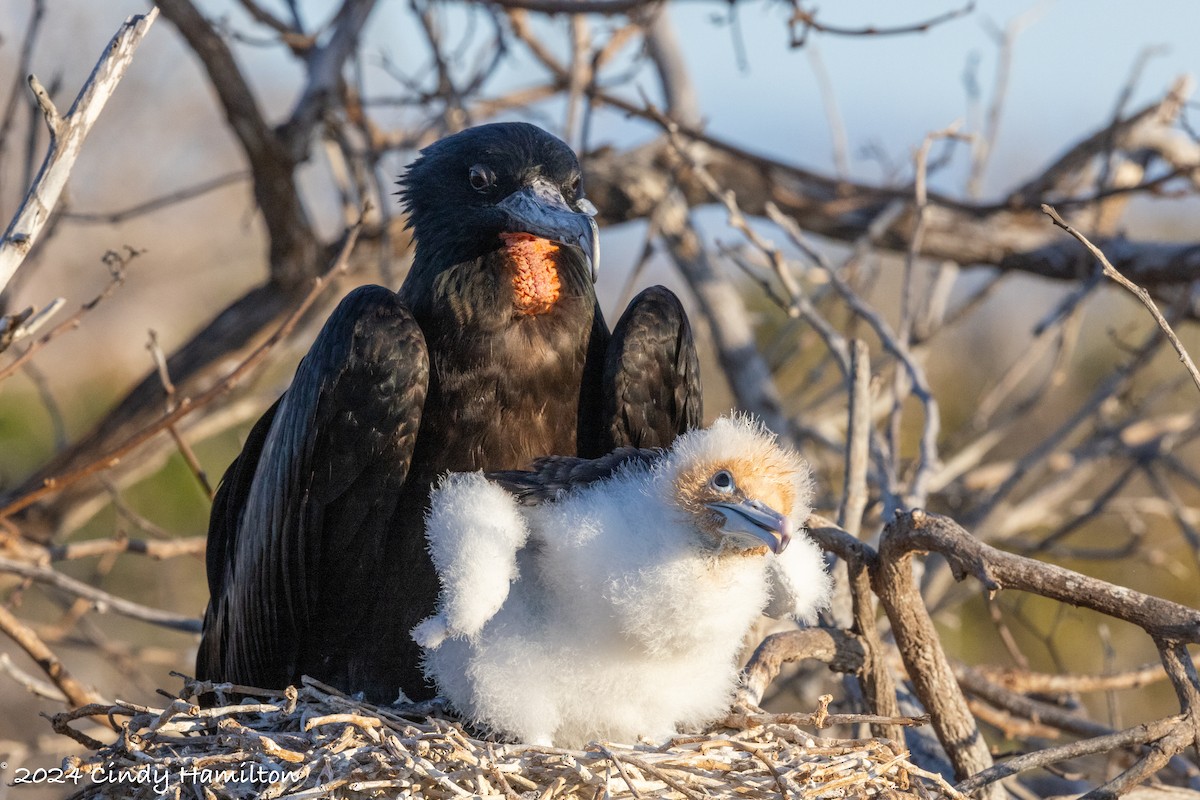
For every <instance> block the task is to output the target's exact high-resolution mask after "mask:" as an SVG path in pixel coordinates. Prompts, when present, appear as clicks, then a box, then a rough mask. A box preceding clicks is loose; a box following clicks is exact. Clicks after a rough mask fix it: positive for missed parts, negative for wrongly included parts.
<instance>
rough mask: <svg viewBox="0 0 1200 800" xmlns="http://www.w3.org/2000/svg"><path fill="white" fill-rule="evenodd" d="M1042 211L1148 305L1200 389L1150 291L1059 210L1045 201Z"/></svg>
mask: <svg viewBox="0 0 1200 800" xmlns="http://www.w3.org/2000/svg"><path fill="white" fill-rule="evenodd" d="M1042 211H1044V212H1046V214H1047V215H1048V216H1049V217H1050V219H1052V220H1053V221H1054V224H1055V225H1057V226H1058V227H1060V228H1062V229H1063V230H1064V231H1066V232H1067V233H1069V234H1071V235H1072V236H1074V237H1075V238H1076V239H1078V240H1079V242H1080V243H1081V244H1082V245H1083V246H1084V247H1086V248H1087V249H1088V252H1090V253H1091V254H1092V255H1093V256H1095V257H1096V260H1097V261H1099V262H1100V264H1101V266H1102V267H1103V268H1104V274H1105V276H1107V277H1109V278H1112V279H1113V280H1114V281H1116V282H1117V283H1119V284H1120V285H1121V286H1122V287H1123V288H1124V289H1126V290H1128V291H1129V293H1130V294H1132V295H1133V296H1134V297H1136V298H1137V299H1138V302H1140V303H1141V304H1142V305H1143V306H1145V307H1146V310H1147V311H1149V312H1150V315H1151V316H1153V317H1154V321H1155V322H1157V323H1158V327H1160V328H1162V330H1163V333H1165V334H1166V335H1167V340H1168V341H1170V342H1171V346H1172V347H1174V348H1175V352H1176V353H1178V354H1179V360H1180V361H1182V362H1183V366H1184V367H1185V368H1186V369H1187V371H1188V374H1189V375H1191V376H1192V383H1194V384H1196V388H1197V389H1200V370H1197V369H1196V362H1194V361H1192V357H1191V356H1190V355H1188V351H1187V349H1185V348H1184V346H1183V342H1181V341H1179V337H1178V336H1176V335H1175V331H1174V330H1172V328H1171V325H1170V324H1169V323H1168V322H1167V320H1166V318H1165V317H1163V315H1162V312H1160V311H1159V310H1158V306H1156V305H1155V304H1154V300H1152V299H1151V297H1150V293H1149V292H1147V291H1146V290H1145V289H1143V288H1142V287H1140V286H1138V285H1137V284H1136V283H1134V282H1133V281H1131V280H1129V279H1128V278H1126V277H1125V276H1124V275H1122V274H1121V273H1120V272H1118V271H1117V270H1116V268H1115V267H1113V265H1112V263H1111V262H1110V261H1109V260H1108V259H1107V258H1106V257H1105V256H1104V253H1103V252H1102V251H1101V250H1100V248H1098V247H1096V245H1094V244H1092V243H1091V242H1090V241H1088V238H1087V237H1086V236H1084V235H1083V234H1082V233H1080V232H1079V231H1077V230H1075V229H1074V228H1072V227H1071V226H1070V225H1068V224H1067V223H1066V222H1065V221H1064V220H1063V218H1062V217H1060V216H1059V215H1058V212H1057V211H1055V210H1054V209H1053V208H1051V207H1050V206H1049V205H1047V204H1045V203H1043V204H1042Z"/></svg>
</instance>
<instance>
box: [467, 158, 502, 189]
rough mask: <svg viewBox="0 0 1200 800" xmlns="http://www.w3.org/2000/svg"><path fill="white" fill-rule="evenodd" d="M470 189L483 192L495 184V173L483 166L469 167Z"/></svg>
mask: <svg viewBox="0 0 1200 800" xmlns="http://www.w3.org/2000/svg"><path fill="white" fill-rule="evenodd" d="M470 180H471V188H472V189H474V190H475V191H477V192H485V191H487V190H488V189H490V188H492V184H494V183H495V182H496V173H494V172H492V171H491V169H489V168H488V167H485V166H484V165H483V164H476V165H475V166H473V167H471V177H470Z"/></svg>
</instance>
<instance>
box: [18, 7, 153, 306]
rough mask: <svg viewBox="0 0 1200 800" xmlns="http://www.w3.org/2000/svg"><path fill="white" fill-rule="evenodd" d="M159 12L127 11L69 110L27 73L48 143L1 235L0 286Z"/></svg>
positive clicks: (29, 243)
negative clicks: (59, 105)
mask: <svg viewBox="0 0 1200 800" xmlns="http://www.w3.org/2000/svg"><path fill="white" fill-rule="evenodd" d="M157 18H158V10H157V9H151V10H150V12H149V13H147V14H139V15H137V16H133V17H130V18H129V19H128V20H126V21H125V24H124V25H123V26H121V29H120V30H118V31H117V34H116V35H115V36H114V37H113V38H112V41H110V42H109V43H108V47H107V48H106V49H105V52H104V55H103V56H101V58H100V60H99V61H98V62H97V63H96V66H95V68H94V69H93V70H92V74H91V76H90V77H89V78H88V80H87V83H85V84H84V85H83V89H82V90H80V92H79V96H78V97H76V98H75V102H74V104H72V106H71V110H70V111H68V112H67V115H66V116H65V117H63V116H60V115H59V113H58V110H57V109H56V108H55V107H54V103H53V101H51V100H50V96H49V95H48V94H46V92H45V90H44V89H42V88H41V84H40V83H38V81H37V78H35V77H33V76H32V75H31V76H30V77H29V83H30V87H31V88H32V89H33V92H34V96H35V98H36V99H37V102H38V105H39V106H40V107H41V109H42V113H43V114H44V115H45V117H46V124H47V126H48V127H49V128H50V149H49V151H48V152H47V153H46V159H45V161H43V162H42V167H41V169H40V170H39V171H38V174H37V177H36V178H35V179H34V182H33V185H32V186H30V187H29V191H28V193H27V194H26V195H25V200H24V202H22V203H21V207H20V208H19V209H18V210H17V213H16V215H15V216H14V217H13V220H12V222H10V223H9V225H8V228H7V229H6V230H5V232H4V239H3V240H0V290H3V289H4V287H5V286H7V285H8V282H9V280H10V279H11V278H12V276H13V274H14V273H15V272H16V271H17V268H18V267H19V266H20V265H21V262H22V261H23V260H24V259H25V256H26V255H27V254H28V253H29V251H30V250H31V249H32V248H33V246H34V244H35V243H36V242H37V240H38V236H39V235H40V234H41V232H42V229H43V228H44V227H45V225H46V223H47V221H49V219H50V214H51V212H52V211H53V210H54V207H55V206H56V205H57V204H58V198H59V195H61V194H62V190H63V187H64V186H66V184H67V178H68V177H69V176H70V174H71V169H72V168H73V167H74V166H75V160H76V159H77V158H78V157H79V153H80V150H81V149H82V148H83V142H84V139H86V138H87V135H88V133H90V132H91V130H92V126H93V125H94V124H95V122H96V120H97V119H99V117H100V112H101V111H103V110H104V105H105V103H107V102H108V98H109V97H111V96H112V93H113V92H114V91H115V90H116V88H117V84H118V83H120V81H121V78H123V77H124V76H125V70H127V69H128V68H129V65H130V63H131V62H132V60H133V54H134V52H135V51H136V50H137V46H138V45H139V44H141V41H142V39H143V38H144V37H145V35H146V33H147V31H149V30H150V26H151V25H153V24H154V20H155V19H157Z"/></svg>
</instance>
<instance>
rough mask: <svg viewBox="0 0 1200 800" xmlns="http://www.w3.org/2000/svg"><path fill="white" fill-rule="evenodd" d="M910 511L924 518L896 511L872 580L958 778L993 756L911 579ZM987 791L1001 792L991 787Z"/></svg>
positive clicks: (988, 762) (984, 765)
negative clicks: (907, 533)
mask: <svg viewBox="0 0 1200 800" xmlns="http://www.w3.org/2000/svg"><path fill="white" fill-rule="evenodd" d="M914 516H919V517H920V518H924V517H925V515H924V514H922V513H921V512H913V513H911V514H897V515H896V519H894V520H893V521H892V522H891V523H889V524H888V526H887V528H886V529H885V531H884V533H883V537H882V539H881V540H880V543H879V561H878V567H877V569H875V570H874V571H873V572H872V574H871V585H872V587H873V588H874V589H875V593H876V594H877V595H878V596H879V599H880V601H881V602H882V603H883V607H884V609H885V610H886V611H887V615H888V619H889V620H891V622H892V633H893V635H894V636H895V637H896V645H897V646H898V647H899V649H900V655H901V657H902V658H903V659H904V666H905V668H906V669H907V670H908V675H909V678H910V679H911V680H912V682H913V686H914V687H915V689H916V692H917V696H918V697H919V698H920V700H921V703H922V704H923V705H924V706H925V708H926V709H927V710H928V711H929V713H930V716H931V717H932V718H933V728H934V731H935V732H936V733H937V737H938V741H940V742H941V743H942V747H944V748H945V750H946V754H947V755H948V756H950V760H951V762H952V763H953V764H954V771H955V774H956V776H957V778H958V780H960V781H961V780H966V779H967V778H968V777H970V776H971V775H973V774H975V773H977V772H981V771H983V770H985V769H987V768H989V767H991V766H992V756H991V753H990V752H989V751H988V747H987V743H986V742H985V741H984V740H983V736H982V735H980V732H979V727H978V726H977V725H976V724H975V718H974V717H973V716H972V715H971V711H970V709H969V708H968V707H967V701H966V699H965V698H964V697H963V694H962V691H961V690H960V689H959V688H958V683H957V682H956V681H955V679H954V671H953V669H952V667H951V665H950V661H949V660H948V659H947V658H946V654H945V652H944V651H943V649H942V647H941V642H940V639H939V637H938V634H937V630H936V629H935V628H934V627H933V620H932V619H930V617H929V612H928V611H927V610H926V609H925V603H924V601H923V600H922V599H921V593H920V591H919V590H918V588H917V585H916V582H915V581H914V580H913V573H912V568H913V564H912V554H913V551H912V549H907V548H906V547H905V546H904V545H905V543H906V541H905V537H904V532H905V531H906V530H907V528H908V527H909V524H908V523H907V520H910V519H911V518H912V517H914ZM988 793H989V796H995V797H1000V796H1001V795H1000V794H999V793H997V792H996V790H995V789H994V788H992V787H989V788H988Z"/></svg>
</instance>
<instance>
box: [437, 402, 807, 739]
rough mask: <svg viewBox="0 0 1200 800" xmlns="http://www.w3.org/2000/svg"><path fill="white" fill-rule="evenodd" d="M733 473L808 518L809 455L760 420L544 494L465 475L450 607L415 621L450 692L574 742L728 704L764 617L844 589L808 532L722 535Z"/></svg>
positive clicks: (453, 514)
mask: <svg viewBox="0 0 1200 800" xmlns="http://www.w3.org/2000/svg"><path fill="white" fill-rule="evenodd" d="M720 469H728V470H730V471H731V472H732V473H733V474H734V476H735V478H737V479H738V481H739V484H740V485H744V486H746V487H748V488H749V489H751V490H753V491H757V492H758V493H759V494H765V495H769V498H770V500H771V502H774V503H776V504H779V505H782V504H784V503H786V504H787V505H786V506H785V507H778V506H777V508H778V510H779V511H780V512H781V513H784V514H786V515H787V516H788V517H789V518H790V521H791V523H792V525H793V527H794V528H795V529H797V530H799V529H800V528H801V526H802V525H803V522H804V520H805V518H806V517H807V515H808V513H809V497H810V495H811V490H810V487H809V477H808V470H807V467H806V466H805V465H804V463H803V461H801V460H800V459H799V457H798V456H796V455H795V454H794V453H792V452H790V451H787V450H784V449H783V448H781V447H780V446H779V445H778V444H776V443H775V441H774V438H773V437H772V436H771V435H770V434H768V433H767V432H766V431H765V430H764V429H762V428H761V426H758V425H757V424H755V423H752V422H751V421H749V420H748V419H745V418H727V419H721V420H719V421H718V422H717V423H716V424H715V425H714V426H713V427H711V428H709V429H707V430H703V431H695V432H692V433H689V434H685V435H684V436H683V437H681V438H680V439H678V440H677V441H676V443H675V445H674V446H673V447H672V448H671V450H670V451H668V452H667V453H666V454H665V455H664V457H663V458H661V459H659V460H657V461H656V462H655V463H653V464H652V465H650V466H646V465H644V464H636V465H632V466H628V467H623V468H621V469H620V470H618V471H617V472H616V473H615V474H614V475H613V476H612V477H610V478H608V479H606V480H604V481H600V482H597V483H592V484H588V485H586V486H583V487H580V488H576V489H573V490H571V491H569V492H567V493H565V495H563V496H562V497H560V498H559V499H558V500H557V501H555V502H550V503H544V504H542V505H538V506H534V507H522V506H519V505H518V504H517V502H516V501H515V500H514V498H513V497H512V496H511V495H509V494H508V493H507V492H505V491H504V490H503V489H501V488H500V487H498V486H496V485H495V484H492V483H490V482H489V481H488V480H487V479H486V478H485V477H484V476H483V475H482V474H481V473H473V474H459V475H453V476H450V477H448V478H447V479H446V480H445V481H444V482H443V484H442V485H441V486H440V487H439V488H438V490H437V492H436V493H435V495H434V498H433V505H432V511H431V514H430V518H429V522H428V535H429V538H430V547H431V553H432V555H433V559H434V563H435V565H436V566H437V568H438V571H439V574H440V575H441V576H442V581H443V591H442V597H441V600H440V605H439V613H438V615H436V616H435V617H433V618H431V619H430V620H427V621H426V623H423V624H422V625H421V626H418V628H417V629H416V630H415V631H414V636H416V638H417V639H418V641H421V642H422V643H423V644H425V645H426V647H427V649H426V665H425V666H426V672H427V674H428V675H429V676H430V677H431V678H433V679H434V681H435V682H436V683H437V685H438V688H439V690H440V692H441V693H442V694H443V695H444V696H446V697H447V698H448V699H449V700H450V701H451V703H452V704H453V705H454V706H455V707H456V708H457V709H458V710H459V711H460V712H462V713H463V714H464V715H465V716H467V717H468V718H470V719H471V720H473V721H474V722H475V723H477V724H479V725H482V726H484V727H486V728H489V729H491V730H493V731H496V732H500V733H504V734H507V735H510V736H513V737H515V738H517V739H519V740H522V741H527V742H537V743H543V744H544V743H553V744H555V745H559V746H567V747H580V746H583V745H584V744H586V743H587V742H589V741H592V740H597V739H599V740H615V741H631V740H633V739H636V738H637V737H639V736H645V737H649V738H664V737H667V736H670V735H671V734H673V733H674V732H676V731H677V730H678V729H680V728H695V727H698V726H701V725H703V724H705V723H707V722H710V721H712V720H714V719H715V718H717V717H719V716H720V715H721V714H722V713H723V712H724V711H725V709H726V708H727V707H728V704H729V701H730V698H731V695H732V692H733V689H734V687H735V681H736V676H737V669H736V667H737V665H736V662H735V659H736V658H737V655H738V652H739V650H740V648H741V646H742V643H743V639H744V638H745V636H746V633H747V631H748V629H749V628H750V626H751V624H752V623H753V622H754V620H755V619H757V618H758V616H759V615H760V614H761V613H763V611H764V610H770V611H772V612H773V613H774V615H775V616H793V617H798V618H809V617H811V615H812V614H813V613H815V611H816V610H817V609H819V608H820V607H821V606H823V605H824V604H825V602H826V598H827V595H828V577H827V576H826V574H825V571H824V567H823V563H822V558H821V554H820V551H819V550H818V549H817V547H816V546H815V545H814V544H813V542H812V541H811V540H810V539H809V538H808V537H807V536H804V535H797V536H796V537H795V539H794V540H793V541H792V542H791V545H790V547H788V548H787V549H786V550H784V552H783V553H781V554H780V555H779V556H773V555H770V554H769V553H768V552H767V549H766V548H765V547H761V548H746V547H744V546H738V545H733V544H731V543H730V542H728V541H726V540H724V539H722V537H721V536H720V535H719V534H718V533H717V532H716V521H715V520H714V516H715V515H714V514H713V512H712V511H710V510H709V509H707V508H706V507H705V506H704V502H705V500H706V496H707V493H710V492H711V490H710V489H709V488H708V487H707V485H706V483H705V481H706V478H704V477H703V476H706V475H708V474H711V473H712V472H715V471H716V470H720ZM717 519H719V517H717Z"/></svg>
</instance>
